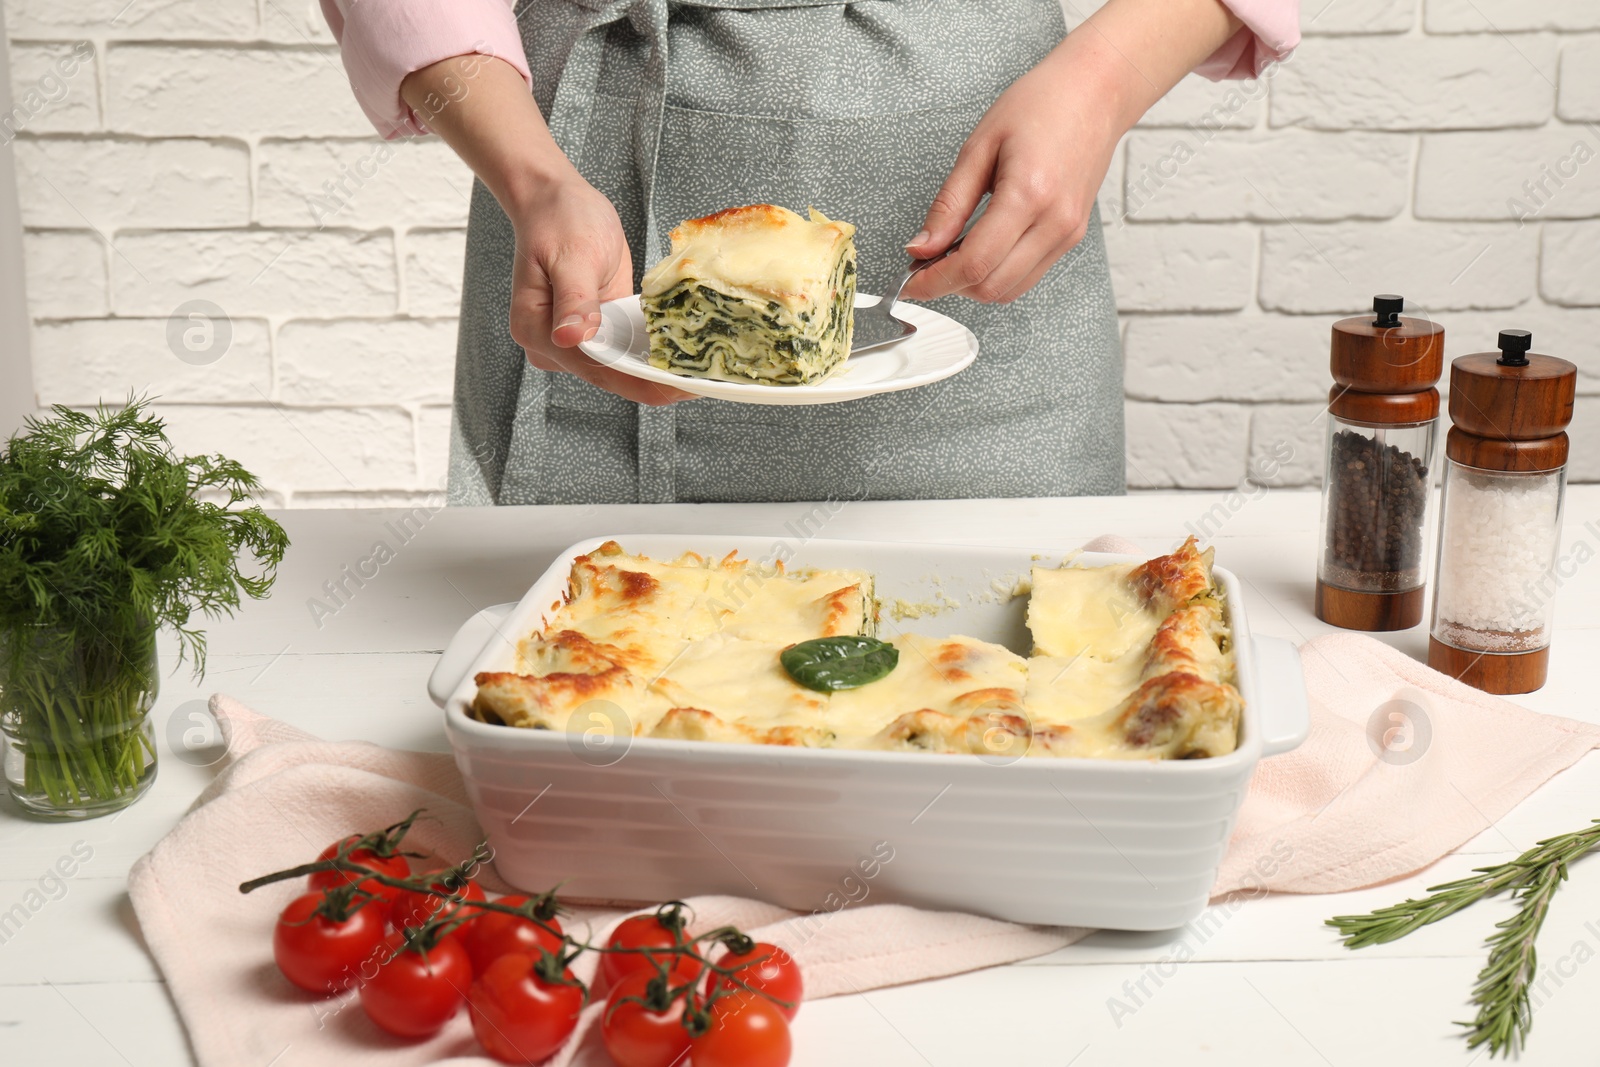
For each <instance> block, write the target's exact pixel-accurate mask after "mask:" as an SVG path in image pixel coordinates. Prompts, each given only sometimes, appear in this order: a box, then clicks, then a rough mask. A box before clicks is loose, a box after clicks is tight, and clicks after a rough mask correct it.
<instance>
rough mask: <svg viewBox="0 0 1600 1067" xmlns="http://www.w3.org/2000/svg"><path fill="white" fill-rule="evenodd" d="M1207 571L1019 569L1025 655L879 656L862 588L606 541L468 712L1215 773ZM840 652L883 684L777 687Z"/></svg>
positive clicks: (873, 616) (1223, 672) (1221, 615)
mask: <svg viewBox="0 0 1600 1067" xmlns="http://www.w3.org/2000/svg"><path fill="white" fill-rule="evenodd" d="M1211 556H1212V553H1211V550H1210V549H1207V550H1205V551H1201V550H1200V549H1199V548H1198V546H1197V545H1196V543H1195V541H1194V539H1193V538H1192V537H1191V538H1190V539H1189V540H1188V541H1187V542H1185V543H1184V544H1183V545H1182V546H1181V547H1180V548H1179V549H1178V550H1177V551H1175V552H1173V553H1172V554H1170V555H1166V556H1160V557H1158V558H1156V559H1152V560H1149V561H1148V562H1145V563H1138V564H1133V563H1129V564H1114V565H1111V566H1104V567H1074V566H1063V567H1050V568H1047V567H1035V568H1034V569H1033V576H1032V577H1033V582H1032V591H1031V593H1030V595H1029V597H1030V598H1029V601H1028V627H1029V629H1030V631H1031V632H1032V635H1033V649H1032V654H1031V655H1029V656H1027V657H1024V656H1020V655H1018V654H1016V653H1015V652H1012V651H1011V650H1010V649H1007V648H1005V647H1003V646H1001V645H997V644H992V643H989V642H986V641H979V640H976V639H974V638H970V637H960V636H951V637H927V636H924V635H921V634H911V633H906V634H900V635H898V636H896V637H894V638H893V640H892V641H890V642H887V643H886V644H885V645H882V646H880V645H879V643H878V642H877V641H875V640H872V639H873V638H874V635H875V631H876V629H877V618H878V609H877V601H876V599H875V597H874V595H873V583H872V577H871V576H870V575H868V574H866V573H864V572H860V571H849V570H793V571H791V570H786V569H785V568H784V567H783V566H782V565H781V563H777V564H773V565H771V566H770V567H764V566H763V565H762V564H759V563H755V562H752V561H747V560H743V559H739V558H737V557H736V556H733V555H730V556H728V557H726V558H723V559H708V558H705V557H701V556H698V555H694V554H688V555H685V556H683V557H681V558H679V559H676V560H673V561H671V562H668V563H663V562H659V561H656V560H652V559H647V558H644V557H640V556H633V555H629V554H628V553H627V552H626V551H624V550H623V548H622V547H621V546H620V545H618V544H617V543H616V542H614V541H610V542H607V543H606V544H604V545H602V546H600V547H599V548H598V549H596V550H594V551H593V552H591V553H589V554H587V555H584V556H580V557H578V559H577V560H576V561H575V562H574V564H573V568H572V575H571V581H570V587H569V589H568V592H567V595H566V596H565V597H564V599H563V600H562V601H561V602H560V603H558V604H555V605H553V606H552V612H553V614H552V615H551V616H550V617H548V618H547V619H546V624H545V627H544V629H543V630H542V631H541V632H539V633H536V634H533V635H531V636H529V637H527V638H526V639H524V640H523V641H522V642H521V644H520V646H519V650H518V659H519V662H518V664H517V670H515V671H507V672H485V673H481V674H479V675H478V676H477V679H476V681H477V685H478V691H477V696H476V698H475V700H474V702H473V704H472V706H471V713H472V715H473V716H474V717H475V718H477V719H479V720H480V721H482V722H486V723H495V724H500V725H505V726H521V727H528V728H533V729H545V730H566V729H568V728H569V726H570V727H571V728H574V729H592V728H593V727H594V724H595V723H597V722H604V723H614V724H625V725H622V726H620V727H619V728H622V729H631V731H632V733H633V734H635V735H636V736H643V737H659V738H679V739H687V740H702V741H732V742H750V743H758V744H769V745H802V746H807V747H814V748H855V749H875V750H893V751H917V752H948V753H969V754H976V755H989V756H1011V755H1015V756H1022V755H1027V756H1056V757H1062V756H1066V757H1094V758H1102V759H1188V758H1196V757H1207V756H1220V755H1225V754H1227V753H1229V752H1232V751H1233V750H1234V748H1235V746H1236V744H1237V740H1238V728H1239V719H1240V713H1241V710H1242V707H1243V701H1242V700H1241V698H1240V695H1239V691H1238V690H1237V689H1236V688H1235V687H1234V685H1233V681H1234V664H1233V652H1232V647H1231V637H1230V632H1229V629H1228V625H1227V616H1226V610H1225V605H1224V604H1223V602H1222V598H1221V592H1220V590H1219V589H1218V588H1217V586H1216V584H1215V582H1214V581H1213V579H1212V574H1211ZM852 638H856V639H859V640H858V641H857V643H859V644H861V645H872V646H877V647H881V648H883V649H884V650H885V651H887V649H888V648H889V647H890V646H892V648H893V650H894V652H893V653H888V658H887V660H885V659H883V658H882V657H880V658H879V660H878V662H879V663H880V664H881V663H883V662H889V663H892V666H891V667H890V668H889V669H888V670H887V671H884V672H881V673H880V674H878V675H876V676H874V677H873V678H872V679H871V680H866V681H861V680H859V679H858V680H857V681H855V682H852V683H851V684H849V686H848V687H846V688H835V689H832V690H826V689H819V688H814V687H809V686H808V685H802V684H801V683H800V682H799V681H797V680H796V678H797V677H798V676H799V675H798V674H796V675H791V674H790V672H789V669H788V668H787V665H786V660H785V656H784V653H785V651H786V650H792V649H794V648H796V647H800V646H802V645H803V644H804V643H806V642H817V643H820V644H825V645H826V644H829V643H830V642H829V641H828V640H824V639H833V640H834V642H836V643H837V642H842V644H843V645H845V646H848V645H850V644H851V640H850V639H852ZM835 647H839V646H838V645H837V644H835ZM596 702H599V703H596ZM597 708H598V709H603V713H602V714H598V715H597V714H594V712H595V710H596V709H597ZM575 716H577V717H578V718H577V719H575V718H574V717H575Z"/></svg>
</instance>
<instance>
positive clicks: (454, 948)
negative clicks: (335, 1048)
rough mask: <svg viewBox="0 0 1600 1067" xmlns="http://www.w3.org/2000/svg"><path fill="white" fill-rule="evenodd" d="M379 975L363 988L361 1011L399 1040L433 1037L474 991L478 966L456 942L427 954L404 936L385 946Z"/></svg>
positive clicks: (447, 942) (447, 940)
mask: <svg viewBox="0 0 1600 1067" xmlns="http://www.w3.org/2000/svg"><path fill="white" fill-rule="evenodd" d="M384 949H385V952H384V959H383V962H382V964H381V965H380V966H379V967H378V973H377V974H376V975H375V976H374V977H373V978H372V979H370V980H369V981H367V982H366V983H364V984H363V985H362V986H361V1006H362V1007H363V1008H364V1009H366V1012H367V1017H368V1018H369V1019H371V1020H372V1021H373V1022H375V1023H377V1024H378V1026H379V1027H380V1028H381V1029H384V1030H387V1031H389V1033H391V1034H394V1035H396V1036H398V1037H427V1036H428V1035H430V1034H436V1033H438V1032H439V1031H440V1030H441V1029H443V1028H444V1024H445V1023H447V1022H449V1021H450V1020H451V1019H453V1018H455V1015H456V1012H458V1011H460V1010H461V1004H462V1002H463V1001H465V1000H466V999H467V990H468V989H470V988H472V963H471V962H470V961H469V960H468V959H467V951H466V949H464V948H462V947H461V945H460V943H459V942H457V941H456V939H455V938H453V937H446V938H443V939H441V940H440V941H439V942H438V943H437V944H436V945H434V946H433V948H431V949H429V950H428V951H427V952H426V953H424V952H421V951H419V950H417V949H410V948H407V947H406V942H405V937H404V936H403V935H402V934H400V933H399V932H398V931H397V932H395V933H392V934H390V935H389V937H388V938H387V939H386V940H385V941H384Z"/></svg>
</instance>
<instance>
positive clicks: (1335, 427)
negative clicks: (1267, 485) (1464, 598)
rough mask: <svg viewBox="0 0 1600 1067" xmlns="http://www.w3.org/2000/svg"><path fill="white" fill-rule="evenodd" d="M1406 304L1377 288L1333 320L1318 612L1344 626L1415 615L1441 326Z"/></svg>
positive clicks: (1434, 436) (1421, 581) (1402, 622)
mask: <svg viewBox="0 0 1600 1067" xmlns="http://www.w3.org/2000/svg"><path fill="white" fill-rule="evenodd" d="M1404 309H1405V301H1404V300H1403V299H1402V298H1401V297H1398V296H1390V295H1382V296H1375V297H1373V298H1372V310H1373V312H1374V316H1373V317H1372V318H1368V317H1366V316H1365V315H1358V316H1356V317H1355V318H1349V319H1340V320H1339V321H1338V322H1336V323H1334V324H1333V342H1332V345H1331V348H1330V357H1329V364H1330V367H1331V369H1332V371H1333V380H1334V386H1333V390H1332V392H1330V393H1329V394H1328V416H1329V418H1328V446H1327V464H1326V466H1325V467H1324V474H1325V476H1324V478H1323V479H1322V531H1323V539H1322V554H1321V557H1320V559H1319V561H1318V566H1317V598H1316V611H1317V618H1319V619H1322V620H1323V621H1324V622H1330V623H1332V624H1333V625H1335V626H1342V627H1344V628H1346V629H1350V630H1404V629H1408V628H1410V627H1412V626H1415V625H1416V624H1417V623H1419V622H1421V621H1422V609H1423V600H1424V591H1423V590H1424V585H1425V576H1424V572H1423V567H1424V564H1423V549H1422V542H1423V536H1424V531H1425V530H1426V528H1427V521H1428V507H1429V498H1430V493H1429V472H1430V471H1432V469H1433V453H1434V448H1435V447H1436V445H1437V441H1438V436H1439V435H1438V426H1439V390H1438V389H1436V388H1434V383H1435V382H1437V381H1438V380H1439V375H1440V373H1441V372H1442V371H1443V370H1444V327H1443V326H1440V325H1439V324H1438V323H1436V322H1432V321H1430V320H1428V319H1418V318H1409V317H1402V316H1401V314H1400V312H1401V311H1403V310H1404Z"/></svg>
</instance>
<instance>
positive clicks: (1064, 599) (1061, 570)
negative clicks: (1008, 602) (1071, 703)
mask: <svg viewBox="0 0 1600 1067" xmlns="http://www.w3.org/2000/svg"><path fill="white" fill-rule="evenodd" d="M1133 569H1134V565H1133V564H1131V563H1129V564H1113V565H1112V566H1109V567H1056V568H1045V567H1035V568H1034V569H1033V593H1032V595H1031V596H1030V597H1029V598H1028V629H1029V630H1030V631H1031V632H1032V633H1033V652H1034V655H1036V656H1065V657H1068V658H1071V657H1073V656H1079V655H1083V656H1090V657H1093V658H1094V659H1097V660H1102V661H1104V660H1114V659H1117V658H1119V657H1121V656H1124V655H1126V654H1127V653H1128V652H1130V651H1132V650H1133V649H1138V648H1143V647H1145V646H1146V645H1148V644H1149V643H1150V638H1152V637H1154V636H1155V632H1156V627H1157V626H1160V625H1161V620H1162V618H1163V613H1159V612H1157V611H1156V610H1154V609H1153V608H1152V606H1151V605H1150V604H1149V603H1148V601H1147V600H1146V599H1145V598H1144V597H1142V596H1140V595H1139V594H1138V593H1137V592H1136V591H1135V590H1134V589H1133V588H1132V587H1131V586H1130V585H1129V582H1128V576H1129V575H1130V574H1131V573H1132V571H1133Z"/></svg>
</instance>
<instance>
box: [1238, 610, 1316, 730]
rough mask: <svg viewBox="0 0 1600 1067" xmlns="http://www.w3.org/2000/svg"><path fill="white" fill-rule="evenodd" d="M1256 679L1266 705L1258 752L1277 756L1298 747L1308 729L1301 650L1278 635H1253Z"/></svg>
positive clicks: (1308, 709) (1308, 718)
mask: <svg viewBox="0 0 1600 1067" xmlns="http://www.w3.org/2000/svg"><path fill="white" fill-rule="evenodd" d="M1252 641H1253V642H1254V644H1255V654H1256V655H1255V659H1256V680H1257V681H1258V682H1259V686H1258V688H1259V690H1260V692H1261V694H1262V697H1263V703H1265V705H1266V706H1265V707H1264V708H1263V709H1262V711H1261V728H1262V731H1263V733H1264V735H1265V736H1263V737H1262V739H1261V755H1262V756H1263V757H1266V756H1276V755H1278V754H1279V753H1280V752H1288V751H1289V750H1290V749H1293V748H1299V747H1300V744H1301V742H1303V741H1304V740H1305V739H1306V737H1307V736H1308V735H1309V734H1310V733H1311V703H1310V701H1309V700H1308V699H1307V697H1306V677H1305V674H1304V673H1302V672H1301V670H1300V650H1299V649H1298V648H1296V647H1295V646H1294V643H1293V642H1292V641H1285V640H1284V639H1283V638H1281V637H1254V638H1252Z"/></svg>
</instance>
